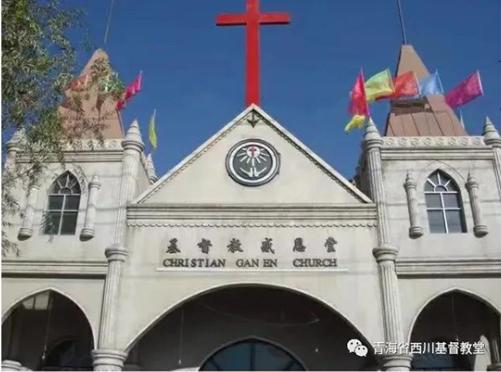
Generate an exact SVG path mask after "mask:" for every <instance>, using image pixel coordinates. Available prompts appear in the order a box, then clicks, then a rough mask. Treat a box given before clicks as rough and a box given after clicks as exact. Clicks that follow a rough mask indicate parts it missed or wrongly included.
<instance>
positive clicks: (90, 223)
mask: <svg viewBox="0 0 501 372" xmlns="http://www.w3.org/2000/svg"><path fill="white" fill-rule="evenodd" d="M100 187H101V183H100V182H99V178H98V177H97V175H95V176H94V177H93V178H92V180H91V181H90V183H89V197H88V199H87V209H86V211H85V222H84V227H83V228H82V231H81V233H80V239H82V240H89V239H92V238H93V237H94V235H95V229H94V225H95V223H96V202H97V194H98V191H99V189H100Z"/></svg>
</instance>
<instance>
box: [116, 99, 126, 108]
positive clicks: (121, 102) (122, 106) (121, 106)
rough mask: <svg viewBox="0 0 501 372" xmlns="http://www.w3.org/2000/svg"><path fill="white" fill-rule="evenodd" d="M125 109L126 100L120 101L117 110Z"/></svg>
mask: <svg viewBox="0 0 501 372" xmlns="http://www.w3.org/2000/svg"><path fill="white" fill-rule="evenodd" d="M124 107H125V100H123V99H119V100H118V102H117V107H116V108H117V110H122V109H123V108H124Z"/></svg>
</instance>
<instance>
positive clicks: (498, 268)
mask: <svg viewBox="0 0 501 372" xmlns="http://www.w3.org/2000/svg"><path fill="white" fill-rule="evenodd" d="M395 268H396V271H397V275H398V276H399V277H450V276H468V275H470V276H496V277H501V258H483V257H480V258H479V257H472V258H414V257H413V258H397V261H396V264H395Z"/></svg>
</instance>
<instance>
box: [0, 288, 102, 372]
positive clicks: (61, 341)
mask: <svg viewBox="0 0 501 372" xmlns="http://www.w3.org/2000/svg"><path fill="white" fill-rule="evenodd" d="M2 341H3V342H2V360H6V359H8V360H14V361H17V362H19V363H21V364H22V365H23V367H26V368H29V369H33V370H51V371H55V370H56V371H57V370H79V371H86V370H92V357H91V350H92V349H93V344H94V343H93V337H92V330H91V327H90V325H89V322H88V321H87V318H86V317H85V315H84V314H83V312H82V310H81V309H80V308H79V307H78V306H77V305H76V304H75V303H74V302H73V301H71V300H70V299H68V298H67V297H66V296H64V295H62V294H60V293H58V292H56V291H52V290H47V291H43V292H39V293H37V294H34V295H32V296H29V297H27V298H26V299H24V300H22V301H20V302H19V303H18V304H17V305H16V306H15V307H14V308H12V310H11V311H10V314H9V315H8V317H7V318H6V319H5V320H4V322H3V324H2Z"/></svg>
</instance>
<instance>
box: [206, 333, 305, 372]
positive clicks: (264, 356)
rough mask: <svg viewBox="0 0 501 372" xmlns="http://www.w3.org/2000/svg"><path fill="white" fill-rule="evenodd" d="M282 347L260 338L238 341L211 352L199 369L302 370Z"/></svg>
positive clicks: (301, 366)
mask: <svg viewBox="0 0 501 372" xmlns="http://www.w3.org/2000/svg"><path fill="white" fill-rule="evenodd" d="M304 370H305V368H304V367H303V365H302V364H301V362H299V361H298V360H297V359H296V358H294V357H293V356H292V355H291V354H290V353H289V352H287V351H285V350H284V349H282V348H280V347H278V346H275V345H272V344H270V343H268V342H264V341H261V340H256V339H250V340H246V341H240V342H237V343H235V344H232V345H230V346H227V347H225V348H223V349H220V350H219V351H217V352H216V353H215V354H213V355H212V356H211V357H210V358H209V359H208V360H207V361H206V362H205V363H204V364H203V365H202V367H201V368H200V371H304Z"/></svg>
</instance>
